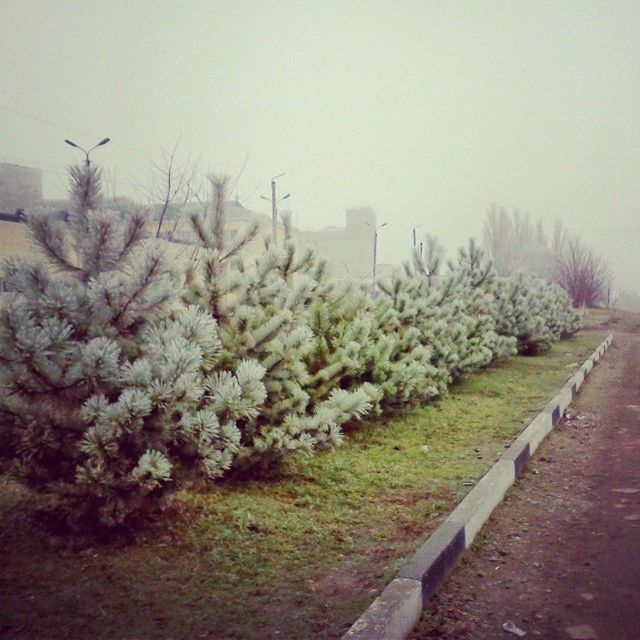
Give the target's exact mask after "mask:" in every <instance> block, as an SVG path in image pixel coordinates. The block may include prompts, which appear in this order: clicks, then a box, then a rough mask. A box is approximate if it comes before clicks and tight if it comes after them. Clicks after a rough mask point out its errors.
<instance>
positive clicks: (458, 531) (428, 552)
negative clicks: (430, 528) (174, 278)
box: [398, 520, 465, 602]
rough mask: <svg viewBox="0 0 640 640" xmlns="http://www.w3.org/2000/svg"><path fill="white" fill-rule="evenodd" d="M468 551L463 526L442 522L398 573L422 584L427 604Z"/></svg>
mask: <svg viewBox="0 0 640 640" xmlns="http://www.w3.org/2000/svg"><path fill="white" fill-rule="evenodd" d="M464 549H465V535H464V526H461V525H457V524H452V523H450V522H447V521H446V520H445V522H443V523H442V524H441V525H440V526H439V527H438V528H437V529H436V530H435V531H434V532H433V533H432V534H431V535H430V536H429V537H428V538H427V540H426V542H425V543H424V544H423V545H422V546H421V547H420V548H419V549H418V550H417V551H416V552H415V553H414V554H413V556H411V558H410V559H409V560H408V562H407V564H405V565H404V567H402V569H400V571H399V572H398V577H399V578H411V579H413V580H419V581H420V582H421V583H422V597H423V598H424V600H425V602H426V601H427V600H428V599H429V598H431V596H432V595H433V594H434V593H435V592H436V590H437V588H438V587H439V586H440V584H441V583H442V582H443V581H444V579H445V578H446V577H447V576H448V575H449V573H450V571H451V569H453V567H454V565H455V564H456V561H457V560H458V557H459V556H460V555H461V554H462V552H463V551H464Z"/></svg>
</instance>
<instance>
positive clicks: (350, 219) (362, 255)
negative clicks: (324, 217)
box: [298, 207, 376, 279]
mask: <svg viewBox="0 0 640 640" xmlns="http://www.w3.org/2000/svg"><path fill="white" fill-rule="evenodd" d="M375 227H376V214H375V211H374V210H373V209H372V208H371V207H354V208H352V209H347V212H346V219H345V226H344V227H327V228H326V229H321V230H320V231H299V232H298V233H299V235H300V238H301V239H302V240H303V242H306V243H307V244H309V245H310V246H312V247H313V248H314V249H316V251H317V252H318V253H319V254H320V255H321V256H324V257H325V258H326V259H327V262H328V263H329V269H330V272H331V275H332V276H333V277H335V278H356V279H364V278H369V277H371V275H372V272H373V240H374V233H375V231H374V230H375Z"/></svg>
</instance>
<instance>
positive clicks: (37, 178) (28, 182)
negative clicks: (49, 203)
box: [0, 163, 42, 213]
mask: <svg viewBox="0 0 640 640" xmlns="http://www.w3.org/2000/svg"><path fill="white" fill-rule="evenodd" d="M40 202H42V172H41V171H40V169H34V168H33V167H21V166H20V165H17V164H7V163H0V213H15V212H16V211H18V210H20V209H22V210H26V209H28V208H29V207H33V206H34V205H37V204H39V203H40Z"/></svg>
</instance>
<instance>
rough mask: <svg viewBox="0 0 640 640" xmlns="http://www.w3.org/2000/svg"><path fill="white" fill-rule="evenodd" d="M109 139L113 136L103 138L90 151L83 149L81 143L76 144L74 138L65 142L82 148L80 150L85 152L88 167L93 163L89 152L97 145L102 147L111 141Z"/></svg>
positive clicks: (85, 161)
mask: <svg viewBox="0 0 640 640" xmlns="http://www.w3.org/2000/svg"><path fill="white" fill-rule="evenodd" d="M109 140H111V138H103V139H102V140H100V142H98V144H94V145H93V147H91V149H89V150H88V151H87V150H86V149H83V148H82V147H81V146H80V145H79V144H76V143H75V142H73V141H72V140H65V142H66V143H67V144H68V145H69V146H71V147H75V148H76V149H80V151H83V152H84V163H85V164H86V165H87V167H89V166H90V165H91V160H89V154H90V153H91V152H92V151H93V150H94V149H95V148H96V147H101V146H102V145H103V144H107V142H109Z"/></svg>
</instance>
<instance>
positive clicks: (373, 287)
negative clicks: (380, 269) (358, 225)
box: [365, 222, 387, 293]
mask: <svg viewBox="0 0 640 640" xmlns="http://www.w3.org/2000/svg"><path fill="white" fill-rule="evenodd" d="M365 224H366V225H367V227H371V228H372V229H373V284H372V285H371V293H374V292H375V290H376V268H377V263H378V229H382V227H386V226H387V223H386V222H383V223H382V224H381V225H376V226H375V227H374V226H373V225H371V224H369V223H368V222H365Z"/></svg>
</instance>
